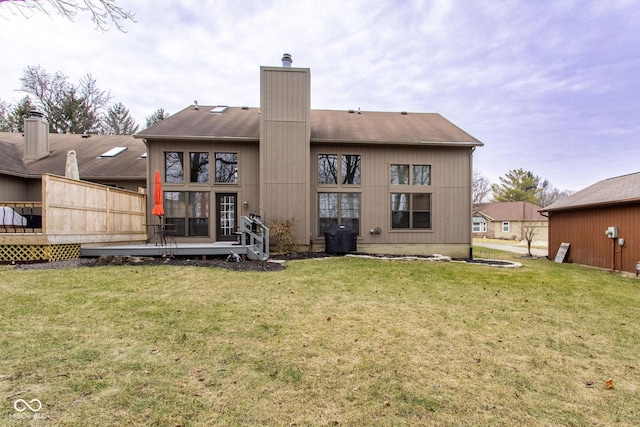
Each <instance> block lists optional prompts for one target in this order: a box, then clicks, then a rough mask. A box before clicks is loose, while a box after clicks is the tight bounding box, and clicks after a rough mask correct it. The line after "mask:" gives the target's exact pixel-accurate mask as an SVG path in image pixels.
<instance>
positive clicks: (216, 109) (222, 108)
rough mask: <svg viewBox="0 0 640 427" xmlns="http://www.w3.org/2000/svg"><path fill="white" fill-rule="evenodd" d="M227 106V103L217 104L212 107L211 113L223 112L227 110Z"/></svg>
mask: <svg viewBox="0 0 640 427" xmlns="http://www.w3.org/2000/svg"><path fill="white" fill-rule="evenodd" d="M227 108H229V106H227V105H218V106H217V107H214V108H213V109H212V110H211V112H212V113H224V112H225V111H227Z"/></svg>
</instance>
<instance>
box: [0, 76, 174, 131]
mask: <svg viewBox="0 0 640 427" xmlns="http://www.w3.org/2000/svg"><path fill="white" fill-rule="evenodd" d="M18 90H19V91H22V92H25V93H27V95H26V96H25V97H24V98H22V99H21V100H20V101H19V102H18V103H17V104H15V105H11V104H9V103H8V102H5V101H3V100H1V99H0V131H4V132H22V131H23V126H24V118H25V117H27V116H29V114H30V113H31V111H34V110H36V111H39V112H40V113H42V114H43V116H44V118H45V119H46V120H47V121H48V122H49V132H51V133H101V134H109V135H131V134H134V133H136V132H137V131H138V130H139V128H140V126H139V125H138V124H137V123H136V122H135V120H134V119H133V117H131V114H130V113H129V110H128V109H127V108H126V107H125V106H124V104H123V103H122V102H112V96H111V92H110V91H103V90H101V89H100V88H98V85H97V83H96V80H95V79H94V78H93V77H92V76H91V74H86V75H85V76H83V77H82V78H81V79H80V81H79V82H78V83H77V84H73V83H71V82H69V79H68V78H67V76H65V75H64V74H62V73H60V72H55V73H49V72H47V71H46V70H44V69H43V68H41V67H40V66H27V67H26V68H25V69H24V70H23V73H22V77H21V78H20V88H19V89H18ZM167 117H169V113H167V112H166V111H165V110H164V108H158V109H157V110H156V111H154V112H153V113H152V114H151V115H149V116H147V117H145V121H146V123H145V124H146V127H150V126H151V125H153V124H155V123H157V122H159V121H160V120H163V119H166V118H167Z"/></svg>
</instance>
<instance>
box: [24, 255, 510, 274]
mask: <svg viewBox="0 0 640 427" xmlns="http://www.w3.org/2000/svg"><path fill="white" fill-rule="evenodd" d="M354 255H366V256H367V257H369V258H381V259H394V258H398V259H404V258H408V257H407V256H404V255H382V254H354ZM340 256H342V255H332V254H327V253H324V252H291V253H284V254H274V255H272V256H271V258H270V259H269V261H265V262H261V261H250V260H247V261H242V262H234V261H227V258H226V257H207V258H205V259H203V258H193V257H167V258H162V257H155V258H154V257H131V256H107V257H99V258H79V259H72V260H65V261H54V262H42V263H29V264H17V265H16V266H15V268H16V269H17V270H50V269H58V268H76V267H98V266H103V265H132V266H137V265H173V266H193V267H217V268H225V269H228V270H233V271H256V272H269V271H281V270H284V269H285V268H286V266H285V263H284V262H285V261H296V260H303V259H312V258H332V257H340ZM410 258H413V259H428V258H429V257H426V256H412V257H410ZM454 261H461V262H469V263H474V264H484V265H489V266H498V267H499V266H508V265H512V264H513V263H511V262H509V261H500V260H484V259H474V260H462V259H460V260H454Z"/></svg>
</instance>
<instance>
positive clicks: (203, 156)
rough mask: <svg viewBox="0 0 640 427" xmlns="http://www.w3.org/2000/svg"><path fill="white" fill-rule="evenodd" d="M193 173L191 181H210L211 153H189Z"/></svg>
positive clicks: (190, 170) (191, 173) (191, 172)
mask: <svg viewBox="0 0 640 427" xmlns="http://www.w3.org/2000/svg"><path fill="white" fill-rule="evenodd" d="M189 158H190V167H189V172H190V175H191V179H190V182H195V183H200V184H203V183H207V182H209V153H189Z"/></svg>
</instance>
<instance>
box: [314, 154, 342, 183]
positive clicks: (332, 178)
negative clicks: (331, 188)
mask: <svg viewBox="0 0 640 427" xmlns="http://www.w3.org/2000/svg"><path fill="white" fill-rule="evenodd" d="M337 183H338V156H337V155H336V154H318V184H337Z"/></svg>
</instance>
